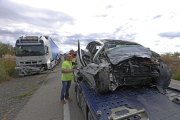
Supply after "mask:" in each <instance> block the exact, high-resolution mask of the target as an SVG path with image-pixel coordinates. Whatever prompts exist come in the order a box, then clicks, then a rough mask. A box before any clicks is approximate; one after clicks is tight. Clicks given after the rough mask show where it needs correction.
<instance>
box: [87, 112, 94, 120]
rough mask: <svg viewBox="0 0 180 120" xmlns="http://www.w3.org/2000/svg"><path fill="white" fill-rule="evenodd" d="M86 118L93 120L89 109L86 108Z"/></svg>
mask: <svg viewBox="0 0 180 120" xmlns="http://www.w3.org/2000/svg"><path fill="white" fill-rule="evenodd" d="M87 118H88V120H94V119H93V117H92V115H91V113H90V111H89V110H88V116H87Z"/></svg>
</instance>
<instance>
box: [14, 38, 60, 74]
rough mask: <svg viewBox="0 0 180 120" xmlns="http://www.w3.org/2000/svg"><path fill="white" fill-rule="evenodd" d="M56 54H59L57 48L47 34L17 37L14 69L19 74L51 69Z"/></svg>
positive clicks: (53, 65) (54, 62)
mask: <svg viewBox="0 0 180 120" xmlns="http://www.w3.org/2000/svg"><path fill="white" fill-rule="evenodd" d="M57 54H58V55H60V51H59V48H58V46H57V45H56V44H55V43H54V41H53V40H52V39H51V38H50V37H49V36H45V35H41V36H22V37H19V39H18V40H17V41H16V44H15V55H16V65H17V67H15V69H16V70H17V72H18V74H19V75H20V76H24V75H32V74H37V73H43V72H45V71H47V70H52V69H53V68H54V67H55V65H56V64H57V61H56V55H57Z"/></svg>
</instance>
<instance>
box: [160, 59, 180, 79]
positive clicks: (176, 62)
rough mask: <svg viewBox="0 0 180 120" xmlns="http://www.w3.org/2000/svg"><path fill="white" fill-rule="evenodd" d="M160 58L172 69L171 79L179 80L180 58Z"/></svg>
mask: <svg viewBox="0 0 180 120" xmlns="http://www.w3.org/2000/svg"><path fill="white" fill-rule="evenodd" d="M161 59H162V60H163V62H164V63H165V64H166V65H167V66H168V68H169V69H171V70H172V73H173V76H172V79H174V80H179V81H180V59H177V58H171V57H169V56H162V57H161Z"/></svg>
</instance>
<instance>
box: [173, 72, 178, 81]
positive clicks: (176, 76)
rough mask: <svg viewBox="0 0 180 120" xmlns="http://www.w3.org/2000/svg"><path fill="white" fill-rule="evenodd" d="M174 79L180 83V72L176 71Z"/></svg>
mask: <svg viewBox="0 0 180 120" xmlns="http://www.w3.org/2000/svg"><path fill="white" fill-rule="evenodd" d="M172 78H173V79H174V80H179V81H180V71H179V70H178V71H175V73H174V74H173V76H172Z"/></svg>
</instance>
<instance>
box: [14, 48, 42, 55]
mask: <svg viewBox="0 0 180 120" xmlns="http://www.w3.org/2000/svg"><path fill="white" fill-rule="evenodd" d="M39 55H45V51H44V46H42V45H36V46H31V45H19V46H16V56H39Z"/></svg>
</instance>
